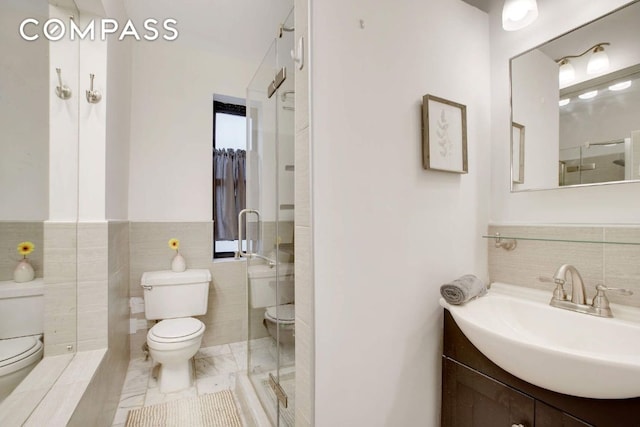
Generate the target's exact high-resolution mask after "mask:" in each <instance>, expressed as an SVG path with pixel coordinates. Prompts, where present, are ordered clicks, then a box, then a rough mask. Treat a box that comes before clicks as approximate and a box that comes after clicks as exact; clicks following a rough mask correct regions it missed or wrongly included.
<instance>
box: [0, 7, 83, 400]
mask: <svg viewBox="0 0 640 427" xmlns="http://www.w3.org/2000/svg"><path fill="white" fill-rule="evenodd" d="M67 3H69V4H67V5H66V6H65V7H61V6H56V5H52V4H49V2H48V1H47V0H31V1H23V0H3V1H2V2H0V51H2V53H3V55H2V56H1V57H0V129H1V130H2V134H1V135H0V254H1V255H2V256H0V298H2V299H3V301H2V302H3V304H5V305H3V306H2V307H3V312H0V316H2V315H3V314H6V313H7V312H11V314H10V315H9V316H10V322H11V324H12V325H20V324H27V323H30V320H34V316H42V320H38V322H34V323H36V324H37V323H39V322H42V323H41V326H34V327H33V328H32V327H31V326H29V328H28V331H29V332H25V331H27V329H25V330H24V331H23V332H18V333H17V335H15V336H14V335H13V334H12V332H13V330H12V329H9V330H8V331H6V333H5V332H3V334H2V336H1V337H0V339H1V340H2V341H3V342H4V343H9V344H10V340H13V339H14V338H17V337H25V336H33V337H37V336H39V335H40V334H41V333H44V335H45V336H46V337H47V338H51V339H45V340H44V346H43V347H42V349H43V351H42V352H40V351H38V352H37V353H36V352H33V353H31V350H32V349H31V348H29V349H24V351H23V350H20V351H22V353H21V354H27V353H29V354H32V355H34V356H35V355H36V354H38V359H37V360H39V357H41V354H42V353H44V355H55V354H64V353H69V352H72V351H75V347H76V346H75V342H76V318H75V312H76V307H75V305H76V280H75V270H76V269H75V263H76V250H75V249H76V248H75V234H76V233H75V227H76V224H75V222H76V218H77V139H78V121H77V105H78V96H77V95H78V93H77V73H78V47H77V44H76V43H69V42H65V41H60V42H56V43H54V42H49V41H48V40H47V38H45V37H44V36H43V34H42V28H41V27H37V26H35V25H34V26H32V27H31V28H29V34H30V35H34V34H37V35H38V38H37V39H36V40H34V41H26V40H24V39H23V38H22V37H21V35H20V32H19V28H20V24H21V23H22V22H23V21H24V20H25V19H26V18H32V19H35V20H37V21H38V22H39V23H44V22H45V21H47V19H49V18H50V17H62V18H64V19H68V17H69V16H70V15H71V14H76V16H77V11H76V10H75V8H73V4H72V2H67ZM70 6H71V8H69V7H70ZM57 67H59V68H61V80H62V82H63V86H65V87H68V88H69V89H70V91H71V92H70V96H68V97H67V96H66V95H65V94H66V93H67V92H66V91H59V92H58V93H59V95H61V96H58V94H57V93H56V88H57V87H58V86H60V85H59V83H58V78H57V73H56V70H55V68H57ZM63 98H64V99H63ZM22 242H31V243H32V244H33V249H32V250H27V251H25V252H28V253H20V252H19V251H18V246H19V244H20V243H22ZM25 258H26V259H27V260H28V263H29V264H30V265H31V266H32V267H33V270H34V274H33V276H34V278H33V280H26V281H22V280H23V279H24V278H20V279H19V280H20V283H16V282H15V280H14V279H15V276H14V270H15V269H16V266H17V265H18V264H19V263H20V261H21V260H23V259H25ZM63 273H64V274H63ZM62 287H64V289H62ZM23 290H24V292H23ZM59 291H60V292H59ZM62 293H64V295H65V296H66V298H65V299H64V300H61V299H60V298H58V297H59V296H61V295H62ZM7 296H8V297H10V298H6V299H5V297H7ZM36 298H41V302H39V303H38V304H39V307H38V309H36V308H35V307H34V308H33V310H34V311H33V312H29V314H30V316H29V320H26V321H24V322H23V321H22V320H21V319H20V315H21V314H22V312H21V310H25V309H29V310H30V309H31V308H30V307H31V306H30V305H29V307H27V306H24V307H26V308H21V309H15V308H14V307H18V305H17V304H21V301H19V300H24V299H31V300H32V299H36ZM40 304H41V305H40ZM20 307H23V306H20ZM5 310H6V311H5ZM62 312H64V322H65V329H64V341H65V343H64V344H63V343H62V342H60V345H58V346H57V347H55V346H52V347H51V348H48V347H47V346H49V345H50V344H53V343H55V342H56V338H54V337H55V336H56V334H57V333H58V332H62V329H61V327H60V326H61V322H60V319H61V316H59V314H60V313H62ZM3 323H5V322H4V320H3ZM5 325H6V323H5ZM36 329H38V330H40V331H41V332H40V333H36V334H33V333H32V332H35V331H36ZM49 332H51V333H49ZM18 339H20V338H18ZM10 345H13V344H10ZM68 346H71V350H68V349H67V348H68ZM3 354H5V357H6V355H7V353H6V352H5V353H3ZM9 354H11V353H9ZM9 357H10V358H11V357H12V356H9ZM29 357H31V356H29ZM20 360H21V361H22V359H20ZM25 360H26V359H25ZM37 360H36V359H35V358H34V361H35V362H34V363H37ZM17 363H21V362H17ZM29 363H30V362H29ZM2 366H3V370H5V371H6V370H7V369H8V365H7V366H5V365H2ZM30 366H31V365H30ZM33 366H35V364H34V365H33ZM25 375H26V373H25ZM18 377H21V375H18ZM52 377H53V374H52ZM2 384H6V383H5V382H3V383H2ZM46 386H47V385H45V384H42V388H46ZM32 400H33V399H32Z"/></svg>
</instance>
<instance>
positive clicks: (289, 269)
mask: <svg viewBox="0 0 640 427" xmlns="http://www.w3.org/2000/svg"><path fill="white" fill-rule="evenodd" d="M277 268H278V270H277V272H278V280H279V286H278V287H277V292H276V283H277V282H276V267H270V266H269V265H267V264H258V265H251V266H249V303H250V305H251V307H252V308H264V309H265V311H264V321H263V324H264V326H265V327H266V328H267V330H268V331H269V334H270V335H271V336H272V337H273V338H274V339H278V338H279V343H280V344H292V343H293V342H294V333H295V304H294V301H295V293H294V288H295V280H294V264H291V263H280V264H278V267H277ZM278 330H279V331H280V334H279V337H278V338H276V337H277V333H278Z"/></svg>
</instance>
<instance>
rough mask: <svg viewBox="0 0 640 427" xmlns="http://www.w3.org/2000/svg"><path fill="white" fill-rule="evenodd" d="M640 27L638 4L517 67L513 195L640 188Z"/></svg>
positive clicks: (514, 63)
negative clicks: (632, 185)
mask: <svg viewBox="0 0 640 427" xmlns="http://www.w3.org/2000/svg"><path fill="white" fill-rule="evenodd" d="M638 22H640V2H639V1H635V2H632V3H630V4H628V5H626V6H624V7H622V8H620V9H617V10H615V11H613V12H611V13H609V14H607V15H605V16H603V17H601V18H599V19H597V20H595V21H592V22H590V23H587V24H585V25H583V26H582V27H579V28H577V29H575V30H573V31H571V32H568V33H566V34H564V35H562V36H559V37H557V38H555V39H553V40H551V41H549V42H546V43H544V44H542V45H540V46H537V47H536V48H534V49H531V50H529V51H527V52H524V53H522V54H520V55H518V56H516V57H514V58H512V59H511V61H510V73H511V107H512V109H511V119H512V137H511V144H512V145H511V153H512V156H511V171H512V177H511V191H513V192H515V191H525V190H546V189H557V188H564V187H574V186H583V185H602V184H622V183H627V182H634V181H639V180H640V25H638ZM515 125H517V126H522V129H524V128H526V131H527V144H526V145H524V144H521V140H520V139H521V138H522V141H524V139H523V138H524V132H522V133H521V132H519V131H518V130H519V128H518V127H516V126H515ZM516 154H517V155H516Z"/></svg>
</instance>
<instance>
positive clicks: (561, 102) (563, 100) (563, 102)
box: [558, 98, 571, 107]
mask: <svg viewBox="0 0 640 427" xmlns="http://www.w3.org/2000/svg"><path fill="white" fill-rule="evenodd" d="M570 102H571V99H570V98H565V99H561V100H560V101H558V106H560V107H564V106H565V105H567V104H569V103H570Z"/></svg>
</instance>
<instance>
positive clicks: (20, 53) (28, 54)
mask: <svg viewBox="0 0 640 427" xmlns="http://www.w3.org/2000/svg"><path fill="white" fill-rule="evenodd" d="M47 16H48V5H47V3H46V1H40V2H29V3H28V4H25V3H23V2H19V1H16V0H5V1H4V2H3V3H2V13H0V51H2V55H1V56H0V70H1V73H2V75H1V78H0V129H2V133H1V134H0V220H40V221H41V220H44V219H47V217H48V210H49V206H48V203H49V198H48V186H49V182H48V176H49V168H48V165H49V156H48V154H49V149H48V147H49V71H48V69H49V47H48V43H47V40H46V39H44V38H42V37H41V38H40V39H38V40H36V41H31V42H28V41H25V40H23V39H22V38H21V37H20V35H19V34H18V28H19V26H20V23H21V22H22V20H24V19H25V18H35V19H38V20H39V21H40V22H43V21H44V20H46V19H47ZM27 33H28V34H32V33H37V31H36V29H35V27H34V26H28V31H27ZM53 96H55V95H53Z"/></svg>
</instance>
